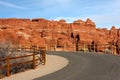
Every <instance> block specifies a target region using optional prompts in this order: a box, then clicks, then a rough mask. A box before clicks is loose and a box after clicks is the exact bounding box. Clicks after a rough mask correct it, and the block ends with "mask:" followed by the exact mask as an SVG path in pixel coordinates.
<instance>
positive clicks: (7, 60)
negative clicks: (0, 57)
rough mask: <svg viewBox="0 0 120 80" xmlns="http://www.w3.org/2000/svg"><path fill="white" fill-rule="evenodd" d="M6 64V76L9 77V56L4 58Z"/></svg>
mask: <svg viewBox="0 0 120 80" xmlns="http://www.w3.org/2000/svg"><path fill="white" fill-rule="evenodd" d="M6 63H7V76H10V59H9V56H8V57H7V58H6Z"/></svg>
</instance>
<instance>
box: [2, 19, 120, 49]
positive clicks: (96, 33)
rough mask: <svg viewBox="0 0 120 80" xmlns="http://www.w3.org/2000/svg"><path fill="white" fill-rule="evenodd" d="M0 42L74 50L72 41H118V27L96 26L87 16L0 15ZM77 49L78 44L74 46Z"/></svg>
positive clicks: (103, 42)
mask: <svg viewBox="0 0 120 80" xmlns="http://www.w3.org/2000/svg"><path fill="white" fill-rule="evenodd" d="M0 42H1V43H3V42H5V43H12V44H13V45H25V46H26V45H39V46H41V47H45V46H46V45H47V49H48V50H52V49H54V48H51V47H56V48H61V47H64V48H65V49H66V50H69V51H72V50H74V45H76V46H81V45H83V44H86V45H90V44H92V42H94V43H96V44H111V43H116V44H118V43H120V28H119V29H116V28H115V27H114V26H113V27H112V28H111V29H110V30H107V29H106V28H103V29H100V28H96V25H95V23H94V22H93V21H92V20H90V19H87V20H86V21H83V20H76V21H74V22H73V23H66V21H65V20H59V21H54V20H46V19H42V18H38V19H32V20H30V19H16V18H8V19H4V18H3V19H0ZM78 50H80V48H79V49H78Z"/></svg>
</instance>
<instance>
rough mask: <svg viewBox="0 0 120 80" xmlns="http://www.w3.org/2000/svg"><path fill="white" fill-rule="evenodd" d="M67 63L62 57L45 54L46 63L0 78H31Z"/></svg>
mask: <svg viewBox="0 0 120 80" xmlns="http://www.w3.org/2000/svg"><path fill="white" fill-rule="evenodd" d="M68 63H69V61H68V60H67V59H66V58H64V57H60V56H55V55H47V62H46V65H39V66H38V67H37V68H36V69H31V70H27V71H25V72H21V73H17V74H14V75H11V76H10V77H5V78H3V79H0V80H32V79H34V78H37V77H42V76H44V75H47V74H50V73H53V72H56V71H58V70H60V69H62V68H64V67H65V66H66V65H67V64H68Z"/></svg>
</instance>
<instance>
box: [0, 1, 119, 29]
mask: <svg viewBox="0 0 120 80" xmlns="http://www.w3.org/2000/svg"><path fill="white" fill-rule="evenodd" d="M119 8H120V0H0V18H30V19H32V18H45V19H50V20H51V19H55V20H59V19H65V20H67V22H72V21H74V20H78V19H82V20H84V21H85V20H86V19H87V18H90V19H92V20H93V21H94V22H95V23H96V26H97V27H100V28H108V29H110V28H111V26H113V25H114V26H116V27H117V28H120V9H119Z"/></svg>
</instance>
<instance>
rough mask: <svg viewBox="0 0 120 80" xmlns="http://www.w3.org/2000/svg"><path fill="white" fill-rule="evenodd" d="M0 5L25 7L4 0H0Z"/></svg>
mask: <svg viewBox="0 0 120 80" xmlns="http://www.w3.org/2000/svg"><path fill="white" fill-rule="evenodd" d="M0 5H3V6H7V7H12V8H17V9H25V8H24V7H22V6H18V5H15V4H12V3H9V2H4V1H0Z"/></svg>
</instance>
